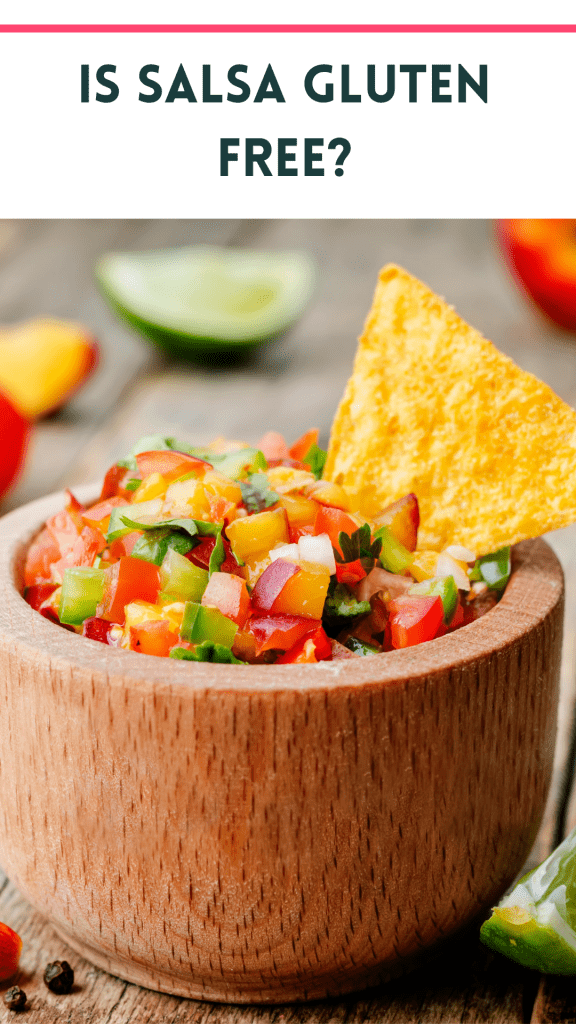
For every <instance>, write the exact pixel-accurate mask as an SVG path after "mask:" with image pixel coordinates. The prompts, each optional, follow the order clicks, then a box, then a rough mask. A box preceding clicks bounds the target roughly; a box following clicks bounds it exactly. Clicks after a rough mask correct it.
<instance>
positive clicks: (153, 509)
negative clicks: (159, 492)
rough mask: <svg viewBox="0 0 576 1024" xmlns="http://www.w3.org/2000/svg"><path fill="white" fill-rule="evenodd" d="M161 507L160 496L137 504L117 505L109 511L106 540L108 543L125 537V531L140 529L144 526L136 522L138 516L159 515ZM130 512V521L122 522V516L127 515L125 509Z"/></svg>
mask: <svg viewBox="0 0 576 1024" xmlns="http://www.w3.org/2000/svg"><path fill="white" fill-rule="evenodd" d="M161 508H162V499H161V498H152V499H151V500H150V501H141V502H139V503H138V504H137V505H118V506H117V507H116V508H113V509H112V512H111V513H110V522H109V524H108V532H107V534H106V540H107V541H108V543H109V544H110V543H111V542H112V541H113V540H118V538H119V537H125V536H126V534H127V533H130V532H131V531H132V530H140V529H143V528H144V527H141V526H140V523H139V522H137V520H138V519H139V518H142V519H147V518H149V517H155V516H158V515H160V510H161ZM128 510H129V512H130V522H124V518H125V517H127V511H128Z"/></svg>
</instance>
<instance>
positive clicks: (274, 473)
mask: <svg viewBox="0 0 576 1024" xmlns="http://www.w3.org/2000/svg"><path fill="white" fill-rule="evenodd" d="M266 476H267V477H268V480H269V482H270V487H271V488H272V490H273V491H276V493H277V494H296V493H297V492H298V491H303V490H304V488H305V487H311V486H312V484H315V483H316V477H315V476H314V474H313V473H309V472H308V470H307V469H291V468H290V466H273V467H272V469H267V470H266Z"/></svg>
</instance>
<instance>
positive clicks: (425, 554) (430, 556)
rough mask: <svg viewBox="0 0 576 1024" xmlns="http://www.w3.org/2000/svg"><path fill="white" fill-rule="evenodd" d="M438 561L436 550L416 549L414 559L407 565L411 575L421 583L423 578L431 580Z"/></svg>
mask: <svg viewBox="0 0 576 1024" xmlns="http://www.w3.org/2000/svg"><path fill="white" fill-rule="evenodd" d="M437 562H438V552H437V551H417V552H416V554H415V555H414V561H413V562H412V565H410V566H409V570H410V573H411V575H412V576H413V577H414V579H415V580H416V581H417V583H422V582H423V581H424V580H431V579H432V577H433V576H435V575H436V563H437Z"/></svg>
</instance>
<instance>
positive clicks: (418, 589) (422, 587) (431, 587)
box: [408, 576, 458, 625]
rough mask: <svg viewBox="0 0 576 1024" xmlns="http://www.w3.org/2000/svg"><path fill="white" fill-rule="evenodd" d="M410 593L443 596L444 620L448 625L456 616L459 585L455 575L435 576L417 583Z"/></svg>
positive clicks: (424, 595)
mask: <svg viewBox="0 0 576 1024" xmlns="http://www.w3.org/2000/svg"><path fill="white" fill-rule="evenodd" d="M408 595H409V596H410V597H412V595H414V596H418V597H441V598H442V607H443V608H444V622H445V623H446V625H448V623H449V622H451V621H452V619H453V617H454V612H455V611H456V606H457V604H458V587H457V586H456V583H455V581H454V577H453V576H435V577H434V578H433V579H431V580H424V581H423V582H422V583H415V584H414V586H413V587H410V590H409V591H408Z"/></svg>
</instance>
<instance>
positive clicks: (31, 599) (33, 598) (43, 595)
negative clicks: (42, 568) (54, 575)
mask: <svg viewBox="0 0 576 1024" xmlns="http://www.w3.org/2000/svg"><path fill="white" fill-rule="evenodd" d="M56 587H57V584H56V583H35V584H32V585H31V586H29V587H26V590H25V591H24V599H25V600H26V601H27V602H28V604H29V605H30V607H31V608H33V609H34V611H36V612H39V611H40V608H41V606H42V605H43V604H44V601H47V600H48V598H49V597H50V596H51V595H52V594H53V593H54V591H55V590H56Z"/></svg>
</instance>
